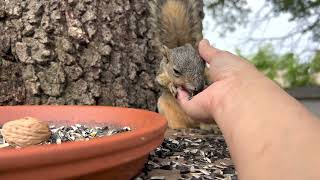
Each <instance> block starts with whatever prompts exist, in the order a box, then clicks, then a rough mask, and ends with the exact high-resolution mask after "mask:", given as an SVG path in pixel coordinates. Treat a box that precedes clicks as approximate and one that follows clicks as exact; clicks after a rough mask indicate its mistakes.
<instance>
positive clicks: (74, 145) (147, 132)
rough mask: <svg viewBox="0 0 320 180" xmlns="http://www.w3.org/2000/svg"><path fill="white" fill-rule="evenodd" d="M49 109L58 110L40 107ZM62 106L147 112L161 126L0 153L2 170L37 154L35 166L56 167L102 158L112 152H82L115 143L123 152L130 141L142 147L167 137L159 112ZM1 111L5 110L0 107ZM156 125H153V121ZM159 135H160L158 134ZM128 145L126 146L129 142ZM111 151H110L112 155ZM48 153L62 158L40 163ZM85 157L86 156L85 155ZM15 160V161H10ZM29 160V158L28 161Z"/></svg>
mask: <svg viewBox="0 0 320 180" xmlns="http://www.w3.org/2000/svg"><path fill="white" fill-rule="evenodd" d="M20 107H23V108H25V107H27V108H28V107H33V108H37V107H39V106H20ZM46 107H55V108H57V107H58V106H41V108H46ZM63 107H71V108H72V107H73V108H79V107H80V108H81V107H82V108H85V107H89V108H109V109H110V108H111V109H112V108H113V109H123V110H126V111H128V110H130V111H135V112H144V113H147V114H151V115H152V116H154V118H155V122H157V123H159V126H158V128H157V126H151V128H141V129H139V130H136V131H133V132H127V133H122V134H117V135H114V136H110V137H104V138H97V139H92V140H90V141H87V142H70V143H65V144H63V146H61V145H56V144H53V145H45V146H34V147H29V148H25V149H23V151H24V152H23V154H22V153H19V154H17V151H22V150H21V149H18V150H16V149H14V150H13V149H11V150H3V151H2V152H1V154H0V159H2V160H1V161H0V170H4V169H12V168H21V167H23V166H24V163H19V164H17V163H14V161H15V160H16V161H19V160H20V162H23V160H22V158H32V157H35V154H37V156H36V158H38V159H40V160H39V161H37V162H36V163H35V164H33V165H34V166H43V165H48V164H54V163H58V162H59V161H62V160H65V159H68V161H74V160H77V159H86V158H91V157H95V156H99V155H101V154H105V153H110V150H104V151H101V150H97V151H89V153H86V154H84V153H83V152H88V150H90V149H91V150H92V149H94V148H95V149H101V148H103V146H104V145H105V144H112V142H117V143H119V144H120V145H117V146H115V147H117V148H116V149H113V150H112V151H119V150H121V149H126V148H128V147H132V146H130V145H129V144H128V142H130V143H132V142H135V143H134V144H135V146H139V145H141V144H143V143H145V142H146V141H147V140H148V139H149V141H151V140H152V139H153V138H155V137H156V136H157V135H159V134H160V135H161V134H164V132H165V130H166V128H167V122H166V120H165V119H164V118H163V117H162V116H160V115H159V114H158V113H155V112H151V111H146V110H140V109H134V108H120V107H107V106H63ZM0 108H2V107H0ZM153 123H154V122H153ZM155 132H158V133H155ZM144 137H148V138H147V139H144V140H143V138H144ZM126 142H127V143H126ZM93 147H94V148H93ZM71 150H72V151H73V152H74V153H76V154H82V156H81V155H80V156H77V157H74V158H73V157H72V158H70V157H69V158H68V157H67V158H66V157H63V153H64V152H66V151H71ZM112 151H111V152H112ZM49 154H60V155H62V157H61V156H57V157H55V158H53V159H52V161H49V162H46V161H45V160H43V161H41V158H39V157H41V156H42V157H43V158H42V159H44V158H47V156H48V155H49ZM83 154H84V155H83ZM12 158H13V159H15V160H13V161H11V160H12ZM26 160H27V159H26Z"/></svg>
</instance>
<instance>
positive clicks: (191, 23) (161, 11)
mask: <svg viewBox="0 0 320 180" xmlns="http://www.w3.org/2000/svg"><path fill="white" fill-rule="evenodd" d="M149 9H150V16H151V17H150V25H151V28H152V31H153V33H154V39H155V41H156V43H159V44H163V45H166V46H167V47H168V48H170V49H171V48H175V47H179V46H183V45H185V44H187V43H190V44H192V45H193V46H194V47H197V45H198V43H199V41H200V40H201V39H202V19H203V17H204V14H203V2H202V0H149Z"/></svg>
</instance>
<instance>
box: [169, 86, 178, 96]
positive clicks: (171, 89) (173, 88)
mask: <svg viewBox="0 0 320 180" xmlns="http://www.w3.org/2000/svg"><path fill="white" fill-rule="evenodd" d="M168 88H169V90H170V92H171V94H172V95H173V96H174V97H177V95H178V89H177V88H176V86H175V85H174V84H173V83H170V84H169V86H168Z"/></svg>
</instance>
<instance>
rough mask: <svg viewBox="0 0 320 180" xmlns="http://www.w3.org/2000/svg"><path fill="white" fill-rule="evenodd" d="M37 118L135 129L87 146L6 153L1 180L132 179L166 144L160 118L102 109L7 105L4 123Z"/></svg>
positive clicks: (2, 110)
mask: <svg viewBox="0 0 320 180" xmlns="http://www.w3.org/2000/svg"><path fill="white" fill-rule="evenodd" d="M25 116H31V117H35V118H39V119H41V120H45V121H49V122H50V124H57V125H65V124H69V125H73V124H75V123H81V124H86V125H102V124H103V125H117V126H121V127H123V126H129V127H131V128H132V129H133V130H132V131H130V132H125V133H121V134H116V135H113V136H109V137H102V138H96V139H92V140H89V141H85V142H68V143H63V144H60V145H58V144H52V145H37V146H30V147H26V148H21V149H6V148H5V149H0V179H24V180H25V179H33V180H34V179H46V180H48V179H104V180H113V179H121V180H124V179H130V178H132V177H134V176H135V175H137V174H138V173H139V172H140V171H141V169H142V168H143V166H144V163H145V162H146V160H147V157H148V154H149V152H150V151H152V150H154V149H155V148H156V147H157V146H159V145H160V144H161V142H162V141H163V138H164V133H165V130H166V127H167V122H166V121H165V119H164V118H163V117H162V116H160V115H159V114H157V113H154V112H149V111H144V110H137V109H127V108H118V107H102V106H2V107H0V124H3V123H4V122H6V121H9V120H14V119H17V118H21V117H25Z"/></svg>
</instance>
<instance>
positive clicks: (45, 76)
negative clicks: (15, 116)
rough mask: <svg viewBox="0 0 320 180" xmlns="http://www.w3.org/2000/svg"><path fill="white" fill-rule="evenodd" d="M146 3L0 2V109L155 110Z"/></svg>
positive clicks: (83, 0)
mask: <svg viewBox="0 0 320 180" xmlns="http://www.w3.org/2000/svg"><path fill="white" fill-rule="evenodd" d="M147 13H148V10H147V0H131V1H128V0H104V1H103V0H50V1H44V0H1V1H0V105H19V104H33V105H35V104H60V105H64V104H67V105H112V106H122V107H135V108H144V109H149V110H155V109H156V101H157V97H158V92H159V90H158V87H157V84H156V83H155V81H154V80H155V74H156V70H157V66H158V64H159V61H160V60H159V58H158V57H157V56H156V53H154V52H152V51H151V48H150V45H149V44H151V43H150V40H151V38H152V37H151V35H150V33H149V28H148V25H147V17H148V15H147Z"/></svg>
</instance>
